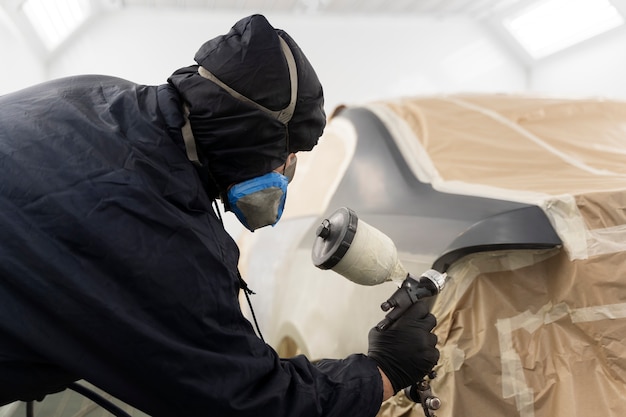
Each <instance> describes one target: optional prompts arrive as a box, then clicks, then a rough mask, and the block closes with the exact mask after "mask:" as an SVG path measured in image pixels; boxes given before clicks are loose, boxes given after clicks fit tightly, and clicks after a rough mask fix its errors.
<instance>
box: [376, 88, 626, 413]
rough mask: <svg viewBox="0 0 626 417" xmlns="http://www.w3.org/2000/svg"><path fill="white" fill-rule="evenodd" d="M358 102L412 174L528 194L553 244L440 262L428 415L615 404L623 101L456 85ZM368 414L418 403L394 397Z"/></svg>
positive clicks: (623, 376)
mask: <svg viewBox="0 0 626 417" xmlns="http://www.w3.org/2000/svg"><path fill="white" fill-rule="evenodd" d="M371 108H372V109H373V111H375V112H376V113H377V114H378V115H379V117H381V119H382V120H383V121H384V122H385V123H386V125H387V127H388V128H389V129H390V130H392V131H393V132H394V136H395V138H396V140H397V141H398V144H399V146H400V148H401V149H403V154H404V156H405V157H406V159H407V160H412V161H414V166H413V170H414V172H415V174H416V175H417V176H418V177H419V178H420V180H422V181H425V182H430V183H432V185H433V186H434V187H435V188H437V189H439V190H440V191H445V192H455V193H461V194H473V195H482V196H488V197H494V198H500V199H505V200H506V199H510V200H515V201H524V202H529V203H533V204H537V205H539V206H540V207H542V208H543V209H544V211H545V212H546V214H547V216H548V218H549V219H550V221H551V222H552V224H553V226H554V228H555V230H556V231H557V233H558V234H559V235H560V237H561V238H562V239H563V242H564V245H565V247H564V248H563V249H561V250H553V251H550V252H529V251H517V252H503V253H498V252H492V253H482V254H477V255H472V256H468V257H466V258H463V259H461V260H460V261H459V262H457V263H455V264H454V265H453V266H452V268H451V269H450V271H449V275H450V276H451V277H452V279H451V281H450V282H449V283H448V286H447V287H446V288H445V289H444V292H443V293H442V294H441V295H440V296H439V297H438V299H437V300H436V302H435V305H434V307H433V313H434V314H435V315H436V316H437V317H438V326H437V328H436V334H437V335H438V337H439V343H440V346H439V347H440V350H441V353H442V355H441V360H440V363H439V365H438V366H437V368H435V369H436V371H437V372H438V377H437V378H436V379H435V380H434V381H433V383H432V386H433V390H434V391H435V393H436V394H438V395H439V396H440V397H441V399H442V401H443V406H442V408H441V409H440V410H438V412H437V415H438V416H439V417H448V416H464V417H471V416H481V417H482V416H504V415H506V416H520V417H544V416H545V417H554V416H583V415H585V416H589V415H592V416H599V415H602V416H615V417H618V416H620V417H621V416H623V415H626V402H625V401H624V398H625V396H626V344H624V342H623V341H624V340H625V339H626V278H625V277H626V103H623V102H616V101H608V100H599V99H598V100H567V99H555V98H541V97H534V98H533V97H516V96H507V95H495V96H494V95H475V96H474V95H462V96H445V97H430V98H423V99H419V98H418V99H403V100H397V101H392V102H385V103H377V104H375V105H373V106H372V107H371ZM380 415H381V416H384V417H390V416H409V415H410V416H421V415H423V412H422V410H421V408H419V407H415V406H414V405H413V404H411V403H410V402H408V401H407V400H406V398H403V396H402V395H398V396H397V397H395V398H394V399H392V400H390V401H388V402H387V403H385V404H384V405H383V407H382V409H381V412H380Z"/></svg>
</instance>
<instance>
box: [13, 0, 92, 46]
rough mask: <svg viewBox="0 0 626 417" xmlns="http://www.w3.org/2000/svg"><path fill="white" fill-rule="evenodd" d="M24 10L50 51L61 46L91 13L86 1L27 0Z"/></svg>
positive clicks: (23, 5) (23, 6)
mask: <svg viewBox="0 0 626 417" xmlns="http://www.w3.org/2000/svg"><path fill="white" fill-rule="evenodd" d="M22 10H23V11H24V14H25V15H26V17H27V18H28V20H29V21H30V23H31V24H32V26H33V28H34V29H35V31H36V32H37V34H38V35H39V37H40V38H41V40H42V41H43V43H44V44H45V45H46V47H47V48H48V50H52V49H54V48H56V47H57V46H59V45H60V44H61V42H63V41H64V40H65V39H67V37H68V36H69V35H70V34H71V33H72V32H73V31H74V30H76V29H77V28H78V27H79V26H80V25H81V24H82V23H83V22H84V21H85V20H86V19H87V17H88V16H89V14H90V13H91V10H90V5H89V2H88V1H85V0H55V1H50V0H25V1H24V3H23V4H22Z"/></svg>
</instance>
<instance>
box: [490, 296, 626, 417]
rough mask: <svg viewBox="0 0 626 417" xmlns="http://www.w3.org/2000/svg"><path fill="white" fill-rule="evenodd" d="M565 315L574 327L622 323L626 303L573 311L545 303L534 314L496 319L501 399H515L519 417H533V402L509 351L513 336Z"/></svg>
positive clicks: (517, 361) (512, 351)
mask: <svg viewBox="0 0 626 417" xmlns="http://www.w3.org/2000/svg"><path fill="white" fill-rule="evenodd" d="M568 315H569V316H570V317H571V320H572V322H574V323H581V322H592V321H598V320H607V319H609V320H615V319H624V318H626V303H620V304H609V305H603V306H595V307H583V308H577V309H572V308H570V307H569V306H568V305H567V304H566V303H559V304H556V305H552V303H548V304H546V305H545V306H543V307H542V308H540V309H539V311H537V312H536V313H531V312H530V311H525V312H523V313H521V314H519V315H517V316H514V317H510V318H507V319H498V321H497V323H496V328H497V329H498V340H499V342H500V356H501V365H502V396H503V398H512V397H513V398H515V403H516V406H517V410H518V411H519V413H520V417H534V414H535V412H534V403H535V399H534V393H533V391H532V388H531V387H529V386H528V384H527V382H526V378H525V376H524V369H523V367H522V360H521V357H520V355H519V353H518V352H517V351H516V350H515V348H514V347H513V332H514V331H516V330H519V329H524V330H526V331H528V332H529V333H533V332H535V331H537V330H538V329H539V328H540V327H541V326H543V325H548V324H551V323H554V322H555V321H557V320H559V319H561V318H563V317H566V316H568Z"/></svg>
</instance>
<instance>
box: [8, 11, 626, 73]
mask: <svg viewBox="0 0 626 417" xmlns="http://www.w3.org/2000/svg"><path fill="white" fill-rule="evenodd" d="M44 1H56V0H44ZM88 1H90V2H91V4H92V8H93V10H95V13H96V15H97V14H98V13H100V12H104V11H107V10H111V9H118V10H119V9H122V10H123V9H124V8H137V7H142V8H148V9H150V8H159V9H165V10H172V9H177V8H178V9H187V10H189V9H192V8H198V9H202V10H205V11H215V12H231V13H238V14H248V13H251V12H254V13H256V12H258V13H266V14H271V13H281V14H298V15H307V14H310V15H315V16H318V17H319V16H322V17H323V16H337V15H339V16H347V15H350V16H359V15H360V16H394V15H398V16H430V17H438V18H446V17H452V16H464V17H469V18H471V19H475V20H477V21H480V22H481V23H483V24H485V25H486V26H488V27H489V28H490V29H491V30H492V32H493V34H494V36H497V37H499V38H501V41H503V42H505V43H507V44H508V46H509V47H511V48H512V49H514V50H516V51H517V54H518V55H519V58H520V62H522V63H523V64H525V65H526V66H532V65H533V60H532V59H530V56H528V55H527V54H526V53H525V51H523V50H522V49H521V48H520V46H519V45H518V44H516V42H514V41H512V39H511V37H510V35H509V34H508V33H505V31H504V30H503V28H502V27H501V26H502V25H500V20H499V19H501V18H502V16H504V15H505V14H506V13H509V12H512V11H515V10H517V9H520V8H523V7H525V6H527V5H530V4H532V3H533V2H535V1H537V0H88ZM23 2H24V0H0V24H2V23H3V22H2V20H3V19H2V18H3V17H4V19H5V21H6V22H7V23H9V24H12V25H13V26H14V28H16V29H17V30H18V31H20V32H21V33H22V34H23V36H24V37H25V38H26V39H27V40H28V41H29V44H30V45H31V47H32V49H33V52H34V53H35V54H37V55H38V56H40V57H41V58H42V60H44V61H45V60H46V59H47V58H48V57H49V56H50V53H51V51H50V50H47V49H46V48H45V46H44V44H43V42H42V40H41V39H40V38H39V37H38V36H37V35H36V33H35V31H34V29H33V27H32V26H31V25H30V23H29V22H28V21H27V20H26V18H25V15H24V13H23V12H22V11H21V5H22V3H23ZM611 2H612V3H613V4H614V6H616V7H617V9H618V10H620V11H621V12H622V14H623V15H624V16H626V0H611ZM3 11H4V16H3V13H2V12H3Z"/></svg>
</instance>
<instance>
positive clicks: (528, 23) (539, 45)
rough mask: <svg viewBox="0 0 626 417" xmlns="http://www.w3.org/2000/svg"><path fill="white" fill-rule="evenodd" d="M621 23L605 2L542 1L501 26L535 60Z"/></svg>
mask: <svg viewBox="0 0 626 417" xmlns="http://www.w3.org/2000/svg"><path fill="white" fill-rule="evenodd" d="M623 23H624V18H623V16H622V15H621V14H620V13H619V12H618V11H617V9H616V8H615V7H614V6H613V5H612V4H611V2H610V1H609V0H542V1H539V2H536V3H535V4H533V5H532V6H530V7H528V8H526V9H524V10H522V11H521V12H519V13H517V14H516V15H514V16H512V17H510V18H507V19H505V20H504V26H505V27H506V28H507V30H508V31H509V32H510V33H511V34H512V35H513V37H515V39H516V40H517V41H518V42H519V43H520V44H521V45H522V46H523V47H524V48H525V49H526V50H527V51H528V53H529V54H530V55H531V56H532V57H533V58H535V59H539V58H543V57H545V56H548V55H550V54H553V53H555V52H557V51H560V50H562V49H565V48H567V47H569V46H572V45H574V44H577V43H579V42H582V41H583V40H586V39H589V38H591V37H593V36H596V35H599V34H600V33H603V32H606V31H608V30H610V29H613V28H615V27H617V26H619V25H622V24H623Z"/></svg>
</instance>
